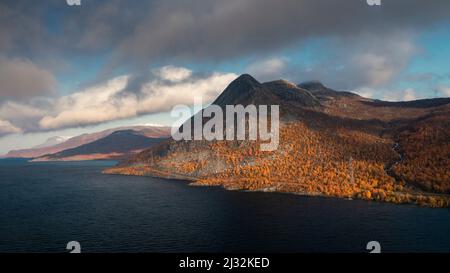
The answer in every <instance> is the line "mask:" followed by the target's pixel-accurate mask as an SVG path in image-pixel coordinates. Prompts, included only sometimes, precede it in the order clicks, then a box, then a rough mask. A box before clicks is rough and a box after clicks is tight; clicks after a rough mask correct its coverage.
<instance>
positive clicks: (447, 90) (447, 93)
mask: <svg viewBox="0 0 450 273" xmlns="http://www.w3.org/2000/svg"><path fill="white" fill-rule="evenodd" d="M438 90H439V93H441V94H442V95H443V96H444V97H450V87H449V86H440V87H439V88H438Z"/></svg>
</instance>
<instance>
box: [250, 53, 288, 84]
mask: <svg viewBox="0 0 450 273" xmlns="http://www.w3.org/2000/svg"><path fill="white" fill-rule="evenodd" d="M286 67H287V61H286V59H284V58H270V59H266V60H262V61H259V62H255V63H252V64H250V65H249V66H248V67H247V69H246V70H247V72H248V73H249V74H251V75H253V76H254V77H256V78H257V79H259V80H273V79H276V78H280V77H281V76H282V74H283V73H284V72H285V69H286Z"/></svg>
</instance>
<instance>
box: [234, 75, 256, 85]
mask: <svg viewBox="0 0 450 273" xmlns="http://www.w3.org/2000/svg"><path fill="white" fill-rule="evenodd" d="M260 84H261V83H259V82H258V81H257V80H256V79H255V78H253V77H252V76H251V75H249V74H242V75H240V76H239V77H237V78H236V79H235V80H234V81H232V82H231V83H230V86H233V85H234V86H236V85H239V86H242V85H246V86H258V85H260Z"/></svg>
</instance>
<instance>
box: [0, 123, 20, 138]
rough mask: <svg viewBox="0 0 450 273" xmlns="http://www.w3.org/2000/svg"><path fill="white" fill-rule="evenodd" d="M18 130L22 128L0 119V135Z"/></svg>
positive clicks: (18, 131)
mask: <svg viewBox="0 0 450 273" xmlns="http://www.w3.org/2000/svg"><path fill="white" fill-rule="evenodd" d="M20 132H22V130H21V129H20V128H18V127H16V126H14V125H13V124H11V122H9V121H7V120H1V119H0V136H2V135H7V134H16V133H20Z"/></svg>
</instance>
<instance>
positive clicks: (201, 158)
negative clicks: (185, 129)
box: [105, 75, 450, 207]
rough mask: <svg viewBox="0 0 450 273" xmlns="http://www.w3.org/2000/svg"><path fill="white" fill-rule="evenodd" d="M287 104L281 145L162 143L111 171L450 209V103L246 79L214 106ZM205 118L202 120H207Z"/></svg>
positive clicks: (238, 81) (282, 116)
mask: <svg viewBox="0 0 450 273" xmlns="http://www.w3.org/2000/svg"><path fill="white" fill-rule="evenodd" d="M251 103H253V104H257V105H258V104H259V105H261V104H266V105H273V104H278V105H280V141H279V146H278V149H276V150H275V151H261V149H260V145H259V144H260V143H262V142H263V141H262V140H257V141H249V140H244V141H237V140H234V141H206V140H200V141H187V140H183V141H174V140H170V141H164V142H161V143H159V144H157V145H154V146H153V147H151V148H149V149H147V150H145V151H142V152H140V153H138V154H136V155H134V156H132V157H131V158H129V159H127V160H124V161H122V162H120V163H119V164H118V166H116V167H114V168H110V169H107V170H105V173H108V174H125V175H149V176H157V177H166V178H176V179H183V180H189V181H191V183H192V184H193V185H202V186H222V187H225V188H227V189H236V190H253V191H277V192H288V193H295V194H302V195H322V196H333V197H340V198H359V199H366V200H377V201H386V202H395V203H414V204H420V205H426V206H431V207H446V206H450V174H449V172H448V170H449V164H448V158H449V155H450V146H449V143H448V139H450V119H449V117H450V98H440V99H429V100H417V101H412V102H384V101H380V100H373V99H369V98H364V97H361V96H359V95H356V94H353V93H351V92H346V91H336V90H333V89H331V88H328V87H325V86H324V85H323V84H321V83H319V82H306V83H302V84H299V85H296V84H293V83H289V82H286V81H282V80H278V81H274V82H267V83H260V82H258V81H257V80H256V79H254V78H253V77H251V76H250V75H242V76H240V77H239V78H237V79H236V80H235V81H233V82H232V83H230V85H229V86H228V87H227V88H226V89H225V90H224V91H223V92H222V94H221V95H220V96H219V97H218V98H217V99H216V100H215V101H214V104H217V105H219V106H221V107H222V108H223V107H224V106H225V105H235V104H243V105H247V104H251ZM206 121H207V120H205V119H204V120H203V122H206Z"/></svg>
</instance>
